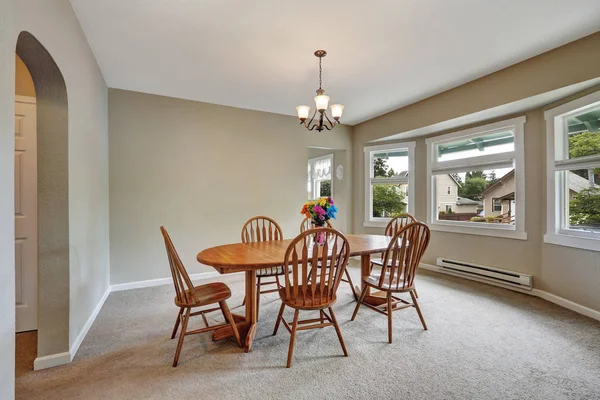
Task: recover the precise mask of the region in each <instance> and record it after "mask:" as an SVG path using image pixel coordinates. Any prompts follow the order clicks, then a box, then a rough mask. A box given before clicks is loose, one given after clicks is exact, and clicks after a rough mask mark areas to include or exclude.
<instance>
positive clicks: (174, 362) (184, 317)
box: [173, 308, 191, 367]
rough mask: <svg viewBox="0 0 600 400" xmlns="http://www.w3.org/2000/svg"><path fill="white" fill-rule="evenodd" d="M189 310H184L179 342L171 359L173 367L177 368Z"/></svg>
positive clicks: (188, 318)
mask: <svg viewBox="0 0 600 400" xmlns="http://www.w3.org/2000/svg"><path fill="white" fill-rule="evenodd" d="M190 310H191V309H190V308H186V310H185V315H184V316H183V321H182V322H181V333H180V334H179V342H178V343H177V350H175V359H173V367H176V366H177V363H178V362H179V353H181V347H182V346H183V339H185V333H186V332H187V325H188V321H189V320H190Z"/></svg>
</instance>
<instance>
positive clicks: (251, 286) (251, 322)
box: [245, 270, 258, 353]
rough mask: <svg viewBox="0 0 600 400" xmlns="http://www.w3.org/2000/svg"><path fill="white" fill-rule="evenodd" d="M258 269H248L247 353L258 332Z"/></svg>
mask: <svg viewBox="0 0 600 400" xmlns="http://www.w3.org/2000/svg"><path fill="white" fill-rule="evenodd" d="M256 296H257V293H256V270H252V271H246V325H247V326H248V333H247V335H246V342H245V343H246V353H248V352H249V351H250V350H251V349H252V342H253V341H254V335H255V334H256V321H257V319H258V318H257V314H256Z"/></svg>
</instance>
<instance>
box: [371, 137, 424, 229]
mask: <svg viewBox="0 0 600 400" xmlns="http://www.w3.org/2000/svg"><path fill="white" fill-rule="evenodd" d="M414 151H415V143H414V142H408V143H395V144H385V145H378V146H368V147H365V224H364V225H365V226H385V225H386V224H387V222H388V221H389V220H390V219H391V218H393V217H394V216H396V215H398V214H402V213H409V214H413V213H414V211H413V210H414V208H413V207H414V201H413V188H414V173H413V171H414Z"/></svg>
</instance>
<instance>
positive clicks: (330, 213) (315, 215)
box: [300, 197, 338, 245]
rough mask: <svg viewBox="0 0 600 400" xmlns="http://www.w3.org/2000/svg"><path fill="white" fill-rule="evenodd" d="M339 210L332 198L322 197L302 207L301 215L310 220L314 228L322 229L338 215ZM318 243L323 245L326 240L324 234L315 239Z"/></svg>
mask: <svg viewBox="0 0 600 400" xmlns="http://www.w3.org/2000/svg"><path fill="white" fill-rule="evenodd" d="M337 212H338V209H337V207H336V206H335V205H334V204H333V199H332V198H331V197H321V198H320V199H318V200H312V201H307V202H306V203H305V204H304V206H302V210H301V211H300V213H301V214H303V215H304V216H306V217H307V218H310V220H311V222H312V224H313V226H315V227H320V228H322V227H323V226H325V224H326V223H327V220H329V219H331V218H333V219H335V216H336V215H337ZM315 240H316V242H317V243H318V244H319V245H321V244H323V242H324V240H325V235H324V234H318V235H317V237H316V238H315Z"/></svg>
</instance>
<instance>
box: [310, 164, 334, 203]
mask: <svg viewBox="0 0 600 400" xmlns="http://www.w3.org/2000/svg"><path fill="white" fill-rule="evenodd" d="M332 174H333V154H328V155H326V156H323V157H316V158H311V159H310V160H308V175H307V176H308V181H307V184H306V188H307V191H308V199H309V200H314V199H318V198H319V197H328V196H333V178H332V176H333V175H332Z"/></svg>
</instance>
